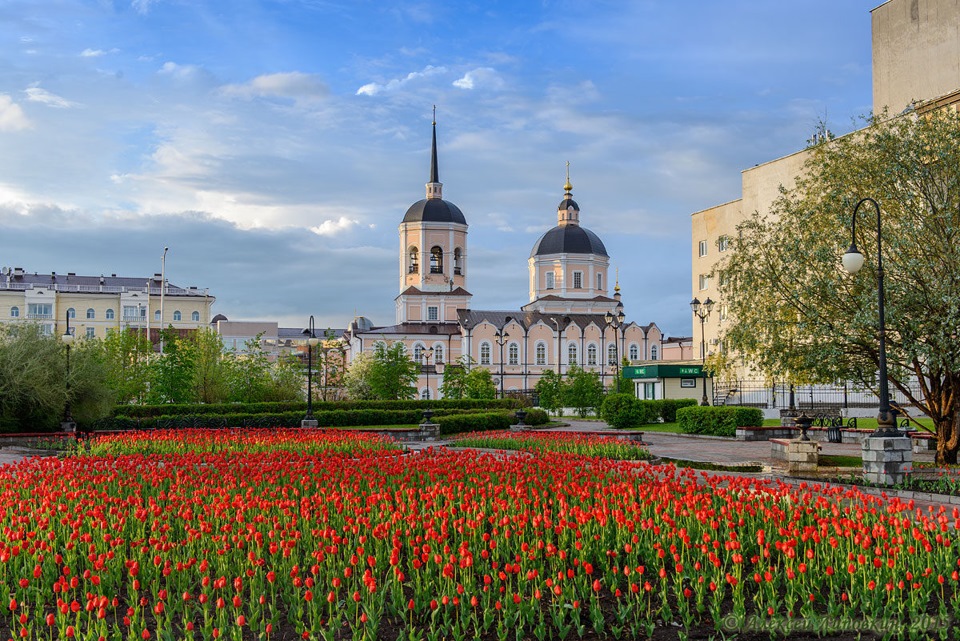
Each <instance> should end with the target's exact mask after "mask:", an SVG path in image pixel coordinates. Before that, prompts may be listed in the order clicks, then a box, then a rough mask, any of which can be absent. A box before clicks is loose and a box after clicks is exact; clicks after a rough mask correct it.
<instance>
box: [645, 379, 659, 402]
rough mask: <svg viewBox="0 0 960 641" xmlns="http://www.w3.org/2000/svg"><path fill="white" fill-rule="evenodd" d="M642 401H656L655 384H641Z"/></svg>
mask: <svg viewBox="0 0 960 641" xmlns="http://www.w3.org/2000/svg"><path fill="white" fill-rule="evenodd" d="M643 400H646V401H655V400H657V384H656V383H644V384H643Z"/></svg>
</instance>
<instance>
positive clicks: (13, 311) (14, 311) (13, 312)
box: [10, 305, 20, 318]
mask: <svg viewBox="0 0 960 641" xmlns="http://www.w3.org/2000/svg"><path fill="white" fill-rule="evenodd" d="M10 318H20V308H19V307H17V306H16V305H14V306H13V307H11V308H10Z"/></svg>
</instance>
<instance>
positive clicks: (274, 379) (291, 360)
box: [267, 354, 306, 401]
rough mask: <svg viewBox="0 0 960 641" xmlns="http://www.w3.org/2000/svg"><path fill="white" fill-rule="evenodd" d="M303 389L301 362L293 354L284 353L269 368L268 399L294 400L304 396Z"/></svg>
mask: <svg viewBox="0 0 960 641" xmlns="http://www.w3.org/2000/svg"><path fill="white" fill-rule="evenodd" d="M305 391H306V390H304V389H303V364H302V363H301V362H300V359H299V358H297V357H296V356H295V355H293V354H285V355H282V356H280V358H278V359H277V362H276V363H274V364H273V367H272V368H270V394H269V396H268V397H267V400H269V401H296V400H303V399H305V398H306V394H305Z"/></svg>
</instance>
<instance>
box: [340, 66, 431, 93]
mask: <svg viewBox="0 0 960 641" xmlns="http://www.w3.org/2000/svg"><path fill="white" fill-rule="evenodd" d="M446 71H447V68H446V67H434V66H433V65H427V66H426V67H424V68H423V71H411V72H410V73H408V74H407V75H406V76H404V77H403V78H393V79H392V80H389V81H387V82H386V83H383V84H381V83H377V82H371V83H368V84H365V85H363V86H362V87H360V88H359V89H357V95H358V96H376V95H377V94H379V93H382V92H384V91H395V90H397V89H400V88H401V87H403V86H404V85H406V84H407V83H409V82H411V81H413V80H418V79H420V78H427V77H429V76H435V75H437V74H440V73H446Z"/></svg>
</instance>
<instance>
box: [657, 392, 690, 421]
mask: <svg viewBox="0 0 960 641" xmlns="http://www.w3.org/2000/svg"><path fill="white" fill-rule="evenodd" d="M648 402H652V403H656V405H657V413H658V415H659V416H660V420H661V421H663V422H664V423H675V422H676V420H677V410H678V409H680V408H681V407H691V406H693V405H696V404H697V403H698V402H699V401H697V399H695V398H665V399H662V400H658V401H648Z"/></svg>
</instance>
